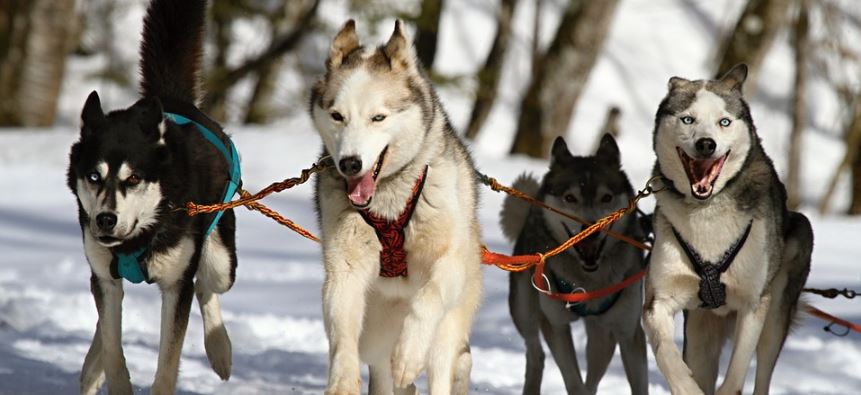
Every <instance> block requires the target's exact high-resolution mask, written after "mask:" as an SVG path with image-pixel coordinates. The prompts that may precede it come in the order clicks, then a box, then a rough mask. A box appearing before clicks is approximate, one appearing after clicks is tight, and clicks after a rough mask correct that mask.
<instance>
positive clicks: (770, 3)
mask: <svg viewBox="0 0 861 395" xmlns="http://www.w3.org/2000/svg"><path fill="white" fill-rule="evenodd" d="M789 6H790V0H748V2H747V4H746V5H745V7H744V11H742V13H741V16H740V17H739V18H738V22H737V23H736V25H735V28H734V29H733V30H732V32H731V33H730V34H729V35H727V37H726V39H725V40H724V41H723V43H722V44H721V46H720V49H719V50H718V59H717V65H718V67H717V70H715V77H720V76H722V75H723V74H724V73H726V72H727V71H729V69H731V68H732V67H733V66H735V65H736V64H739V63H746V64H747V67H748V70H749V72H748V78H747V81H748V82H747V84H746V86H748V87H750V88H753V87H755V86H756V83H755V82H756V76H757V74H758V71H759V66H760V65H761V64H762V60H763V58H765V54H766V52H768V49H769V48H770V47H771V44H772V42H773V41H774V37H775V35H777V31H778V30H780V28H781V27H782V26H783V24H784V23H785V22H786V14H787V10H788V9H789ZM752 90H753V89H748V92H751V91H752Z"/></svg>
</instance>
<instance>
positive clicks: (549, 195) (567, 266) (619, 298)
mask: <svg viewBox="0 0 861 395" xmlns="http://www.w3.org/2000/svg"><path fill="white" fill-rule="evenodd" d="M514 188H516V189H519V190H521V191H523V192H526V193H527V194H529V195H531V196H536V197H537V198H538V199H540V200H541V201H542V202H544V203H547V204H548V205H550V206H553V207H556V208H559V209H562V210H564V211H566V212H569V213H571V214H573V215H575V216H577V217H579V218H582V219H585V220H586V221H589V222H594V221H596V220H598V219H599V218H601V217H604V216H605V215H607V214H609V213H611V212H612V211H614V210H616V209H618V208H619V207H624V206H625V205H627V204H628V201H629V200H630V199H631V198H633V197H634V190H633V188H632V187H631V183H630V182H629V181H628V177H627V176H626V175H625V172H624V171H622V169H621V162H620V158H619V148H618V146H617V145H616V140H615V139H613V137H612V136H611V135H609V134H607V135H604V137H603V138H602V139H601V143H600V145H599V147H598V150H597V152H596V153H595V155H594V156H583V157H581V156H573V155H572V154H571V153H570V152H569V151H568V147H567V145H566V144H565V141H564V140H563V139H562V138H561V137H558V138H557V139H556V141H555V142H554V143H553V148H552V152H551V159H550V170H549V171H548V172H547V174H545V175H544V177H543V178H542V180H541V182H540V183H539V182H538V181H537V180H536V179H535V178H533V177H532V176H529V175H522V176H520V178H518V180H517V181H515V183H514ZM501 225H502V229H503V232H504V233H505V235H506V236H507V237H508V238H509V239H511V240H512V241H513V242H515V245H514V255H521V254H534V253H537V252H545V251H547V250H550V249H552V248H554V247H556V246H557V245H559V244H561V243H562V242H564V241H565V240H567V239H568V238H569V237H571V236H573V235H574V234H575V233H577V232H578V231H580V230H581V229H584V228H585V227H586V226H585V225H582V224H580V223H578V222H575V221H573V220H571V219H569V218H566V217H563V216H561V215H559V214H556V213H553V212H551V211H547V210H544V209H542V208H540V207H536V206H530V205H528V203H525V202H523V201H521V200H519V199H517V198H515V197H512V196H508V197H507V198H506V199H505V203H504V204H503V209H502V213H501ZM611 229H612V230H614V231H616V232H619V233H622V234H625V235H627V236H629V237H632V238H634V239H638V240H643V238H644V235H643V230H642V229H641V227H640V226H639V224H638V221H637V218H636V217H635V216H626V217H624V218H622V220H620V221H619V222H617V223H615V224H614V225H613V226H612V227H611ZM643 266H644V262H643V253H642V251H640V250H638V249H636V248H635V247H633V246H631V245H629V244H625V243H624V242H622V241H619V240H616V239H614V238H612V237H608V236H607V234H606V233H596V234H594V235H592V236H590V237H589V238H587V239H585V240H583V241H582V242H580V243H579V244H577V245H575V246H574V247H572V248H570V249H569V250H567V251H566V252H565V253H563V254H560V255H557V256H554V257H551V258H548V260H547V266H546V268H545V271H544V274H545V276H546V277H547V283H548V284H549V287H550V289H551V290H552V291H554V292H561V293H566V292H575V290H580V289H584V290H595V289H599V288H604V287H607V286H610V285H612V284H616V283H619V282H621V281H622V280H623V279H624V278H626V277H629V276H631V275H633V274H635V273H637V272H638V271H640V270H643ZM534 273H535V270H534V269H530V270H527V271H524V272H520V273H511V274H509V279H510V282H509V296H508V305H509V308H510V311H511V318H512V319H513V320H514V325H515V326H516V327H517V331H518V332H520V336H522V337H523V340H524V341H525V343H526V381H525V383H524V386H523V393H524V394H539V393H541V378H542V374H543V370H544V351H543V349H542V345H541V339H540V338H539V334H542V335H543V336H544V340H545V341H546V342H547V345H548V346H549V347H550V352H551V354H552V355H553V358H554V359H555V360H556V364H557V365H558V366H559V369H560V370H561V372H562V378H563V380H564V382H565V388H566V389H567V391H568V393H570V394H586V393H595V391H596V389H597V388H598V382H599V381H600V380H601V377H603V376H604V373H605V372H606V371H607V366H608V365H609V364H610V360H611V359H612V358H613V354H614V353H615V350H616V344H617V343H618V344H619V347H620V349H621V353H622V362H623V364H624V367H625V373H626V374H627V376H628V382H629V384H630V386H631V392H632V393H633V394H647V393H648V376H647V373H648V371H647V366H646V336H645V334H644V333H643V328H642V326H641V325H640V315H641V311H642V304H643V291H642V283H641V282H637V283H636V284H634V285H632V286H630V287H628V288H625V289H623V290H621V291H619V292H617V293H615V294H613V295H610V296H607V297H604V298H600V299H596V300H591V301H588V302H583V303H576V304H566V303H565V302H560V301H556V300H553V299H550V298H546V297H543V296H542V295H541V294H540V293H539V292H537V291H536V290H535V289H534V288H533V285H532V277H533V275H534ZM578 319H582V320H583V322H584V324H585V326H586V334H587V336H588V343H587V346H586V359H587V362H588V365H587V367H588V371H587V374H586V382H585V383H584V382H583V378H582V377H581V376H580V368H579V367H578V366H577V356H576V354H575V351H574V343H573V341H572V338H571V328H570V322H571V321H575V320H578Z"/></svg>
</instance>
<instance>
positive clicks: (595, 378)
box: [585, 319, 616, 394]
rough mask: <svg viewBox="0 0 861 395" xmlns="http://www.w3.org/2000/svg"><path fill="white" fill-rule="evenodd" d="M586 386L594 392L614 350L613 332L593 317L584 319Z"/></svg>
mask: <svg viewBox="0 0 861 395" xmlns="http://www.w3.org/2000/svg"><path fill="white" fill-rule="evenodd" d="M585 321H586V336H587V338H588V340H587V341H586V363H587V365H586V388H587V389H588V390H589V393H592V394H594V393H595V392H596V391H597V390H598V383H599V382H600V381H601V378H602V377H604V373H606V372H607V366H609V365H610V360H611V359H613V353H615V351H616V339H615V338H614V337H613V333H612V332H611V331H609V330H607V329H605V328H602V327H601V326H599V325H598V323H597V322H595V320H594V319H586V320H585Z"/></svg>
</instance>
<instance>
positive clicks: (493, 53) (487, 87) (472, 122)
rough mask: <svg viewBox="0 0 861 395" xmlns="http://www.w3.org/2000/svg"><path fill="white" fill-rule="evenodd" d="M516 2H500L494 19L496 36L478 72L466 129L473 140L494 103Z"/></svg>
mask: <svg viewBox="0 0 861 395" xmlns="http://www.w3.org/2000/svg"><path fill="white" fill-rule="evenodd" d="M515 7H517V0H502V1H501V3H500V5H499V10H498V13H497V17H496V36H495V37H494V39H493V45H491V47H490V52H489V53H488V54H487V60H485V62H484V67H483V68H482V69H481V70H480V71H479V72H478V88H477V89H476V97H475V104H474V105H473V107H472V114H471V115H470V117H469V123H468V124H467V127H466V137H467V138H470V139H474V138H475V137H476V136H478V132H479V131H480V130H481V127H482V125H484V121H485V120H487V116H488V114H490V109H491V108H493V103H494V102H495V101H496V95H497V87H498V85H499V79H500V77H501V76H502V66H503V64H504V61H505V53H506V52H507V51H508V43H509V41H511V30H512V26H511V19H512V17H513V16H514V8H515Z"/></svg>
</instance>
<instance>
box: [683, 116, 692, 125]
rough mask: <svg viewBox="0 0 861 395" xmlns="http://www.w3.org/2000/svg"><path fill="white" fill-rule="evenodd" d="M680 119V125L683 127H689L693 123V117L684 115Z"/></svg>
mask: <svg viewBox="0 0 861 395" xmlns="http://www.w3.org/2000/svg"><path fill="white" fill-rule="evenodd" d="M681 119H682V123H683V124H685V125H690V124H692V123H694V117H692V116H690V115H685V116H683V117H682V118H681Z"/></svg>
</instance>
